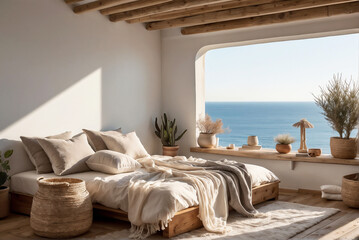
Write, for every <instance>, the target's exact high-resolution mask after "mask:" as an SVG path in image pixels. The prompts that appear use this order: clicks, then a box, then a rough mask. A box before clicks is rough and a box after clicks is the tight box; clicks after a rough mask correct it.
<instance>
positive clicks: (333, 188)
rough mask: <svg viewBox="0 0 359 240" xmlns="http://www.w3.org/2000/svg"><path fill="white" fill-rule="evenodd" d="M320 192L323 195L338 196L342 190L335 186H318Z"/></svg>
mask: <svg viewBox="0 0 359 240" xmlns="http://www.w3.org/2000/svg"><path fill="white" fill-rule="evenodd" d="M320 190H322V192H325V193H333V194H340V193H341V191H342V188H341V187H340V186H336V185H322V186H320Z"/></svg>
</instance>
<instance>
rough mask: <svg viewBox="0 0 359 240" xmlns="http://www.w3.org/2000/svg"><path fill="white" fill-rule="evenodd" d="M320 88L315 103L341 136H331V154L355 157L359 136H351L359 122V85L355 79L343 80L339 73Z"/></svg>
mask: <svg viewBox="0 0 359 240" xmlns="http://www.w3.org/2000/svg"><path fill="white" fill-rule="evenodd" d="M320 90H321V93H320V94H319V95H318V96H314V98H315V103H316V104H317V105H318V106H319V107H320V108H321V109H322V110H323V113H322V114H323V115H324V117H325V119H326V120H327V121H328V122H329V124H330V126H331V127H332V128H333V130H335V131H336V132H338V134H339V137H331V138H330V151H331V154H332V155H333V157H336V158H346V159H354V158H355V157H356V155H357V138H350V134H351V132H352V131H353V129H354V128H355V127H356V126H357V125H358V123H359V114H358V113H359V86H358V85H357V84H355V82H354V81H353V80H350V81H347V80H342V76H341V75H340V74H337V75H334V76H333V79H332V80H331V81H329V84H328V85H327V86H326V87H325V88H320Z"/></svg>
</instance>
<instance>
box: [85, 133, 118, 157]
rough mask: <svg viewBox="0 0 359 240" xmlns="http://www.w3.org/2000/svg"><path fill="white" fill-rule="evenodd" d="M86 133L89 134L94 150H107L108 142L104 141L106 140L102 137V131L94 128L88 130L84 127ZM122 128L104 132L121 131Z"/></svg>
mask: <svg viewBox="0 0 359 240" xmlns="http://www.w3.org/2000/svg"><path fill="white" fill-rule="evenodd" d="M82 130H83V131H84V132H85V133H86V135H87V139H88V141H89V143H90V145H91V147H92V149H93V150H95V151H96V152H97V151H101V150H107V147H106V144H105V143H104V141H103V140H102V138H101V135H100V134H101V132H100V131H93V130H87V129H82ZM121 132H122V131H121V128H118V129H116V130H113V131H106V132H103V133H108V134H111V133H121Z"/></svg>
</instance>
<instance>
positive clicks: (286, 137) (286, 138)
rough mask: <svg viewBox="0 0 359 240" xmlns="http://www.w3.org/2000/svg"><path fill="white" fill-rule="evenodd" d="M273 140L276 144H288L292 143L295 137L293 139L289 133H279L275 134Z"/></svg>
mask: <svg viewBox="0 0 359 240" xmlns="http://www.w3.org/2000/svg"><path fill="white" fill-rule="evenodd" d="M274 141H275V142H276V143H277V144H285V145H288V144H291V143H294V142H295V139H294V137H292V136H291V135H290V134H279V135H278V136H276V137H275V138H274Z"/></svg>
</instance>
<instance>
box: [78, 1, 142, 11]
mask: <svg viewBox="0 0 359 240" xmlns="http://www.w3.org/2000/svg"><path fill="white" fill-rule="evenodd" d="M133 1H136V0H98V1H93V2H89V3H85V4H82V5H79V6H76V7H74V8H73V11H74V13H84V12H89V11H95V10H100V9H103V8H108V7H112V6H115V5H119V4H125V3H129V2H133Z"/></svg>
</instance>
